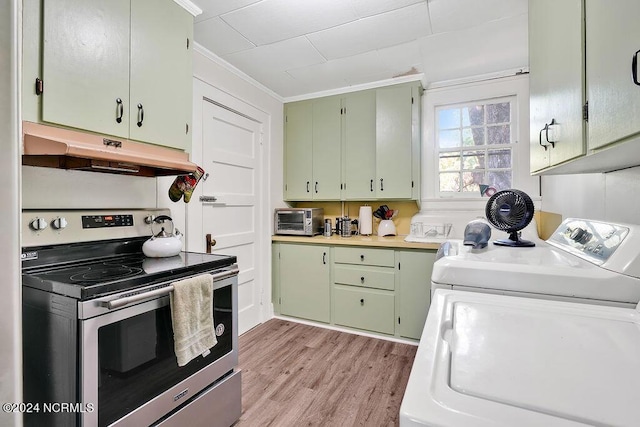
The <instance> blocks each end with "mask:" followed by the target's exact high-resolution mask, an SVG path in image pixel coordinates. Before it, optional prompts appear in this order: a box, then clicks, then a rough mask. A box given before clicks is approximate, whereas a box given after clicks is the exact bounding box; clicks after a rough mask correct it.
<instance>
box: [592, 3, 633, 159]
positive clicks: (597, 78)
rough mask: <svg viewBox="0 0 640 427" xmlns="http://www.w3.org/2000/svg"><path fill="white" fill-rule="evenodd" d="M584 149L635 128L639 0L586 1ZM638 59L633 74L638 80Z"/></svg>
mask: <svg viewBox="0 0 640 427" xmlns="http://www.w3.org/2000/svg"><path fill="white" fill-rule="evenodd" d="M585 13H586V26H587V35H586V46H587V53H586V56H587V91H588V100H589V148H590V149H593V148H598V147H601V146H604V145H606V144H609V143H611V142H615V141H619V140H622V139H625V138H628V137H630V136H633V135H636V134H638V133H640V85H639V84H640V83H634V76H633V70H632V61H633V58H634V57H637V61H640V26H639V25H638V17H639V16H640V2H638V1H637V0H619V1H615V2H611V1H605V0H587V1H586V12H585ZM638 68H640V64H636V73H635V77H636V78H637V79H639V80H640V70H638Z"/></svg>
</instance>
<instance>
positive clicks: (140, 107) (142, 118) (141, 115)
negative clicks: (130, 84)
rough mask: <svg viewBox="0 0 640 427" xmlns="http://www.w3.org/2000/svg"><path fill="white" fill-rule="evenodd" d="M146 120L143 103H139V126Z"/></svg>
mask: <svg viewBox="0 0 640 427" xmlns="http://www.w3.org/2000/svg"><path fill="white" fill-rule="evenodd" d="M143 121H144V108H143V107H142V104H138V123H137V125H138V127H142V122H143Z"/></svg>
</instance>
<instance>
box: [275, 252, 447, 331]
mask: <svg viewBox="0 0 640 427" xmlns="http://www.w3.org/2000/svg"><path fill="white" fill-rule="evenodd" d="M272 250H273V251H272V255H273V270H272V272H273V294H272V295H273V303H274V310H275V312H276V313H278V314H282V315H285V316H292V317H297V318H302V319H308V320H313V321H317V322H324V323H330V324H333V325H337V326H344V327H347V328H354V329H360V330H364V331H368V332H372V333H377V334H384V335H391V336H395V337H402V338H408V339H412V340H419V339H420V336H421V335H422V328H423V327H424V323H425V320H426V317H427V312H428V311H429V304H430V302H431V286H430V285H431V270H432V268H433V263H434V261H435V254H436V252H435V251H430V250H408V249H406V250H400V249H388V248H387V249H377V248H366V247H357V246H351V247H345V246H335V247H334V246H325V245H318V244H295V243H274V244H273V247H272Z"/></svg>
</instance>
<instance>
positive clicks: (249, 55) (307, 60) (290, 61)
mask: <svg viewBox="0 0 640 427" xmlns="http://www.w3.org/2000/svg"><path fill="white" fill-rule="evenodd" d="M223 58H224V59H225V60H226V61H229V62H230V63H231V64H233V65H235V66H236V67H237V68H239V69H241V70H243V71H246V72H247V73H248V74H251V71H252V70H256V69H265V70H272V71H286V70H288V69H291V68H300V67H306V66H309V65H315V64H320V63H323V62H325V61H326V60H325V58H324V57H323V56H322V55H320V54H319V53H318V51H317V50H316V49H315V48H314V47H313V46H312V45H311V43H309V40H307V38H306V37H296V38H294V39H289V40H284V41H281V42H277V43H273V44H269V45H266V46H259V47H256V48H254V49H250V50H246V51H242V52H237V53H233V54H229V55H225V56H224V57H223Z"/></svg>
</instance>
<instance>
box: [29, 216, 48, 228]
mask: <svg viewBox="0 0 640 427" xmlns="http://www.w3.org/2000/svg"><path fill="white" fill-rule="evenodd" d="M29 225H30V226H31V229H32V230H35V231H40V230H44V229H45V228H47V220H46V219H44V218H36V219H34V220H33V221H31V223H30V224H29Z"/></svg>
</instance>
